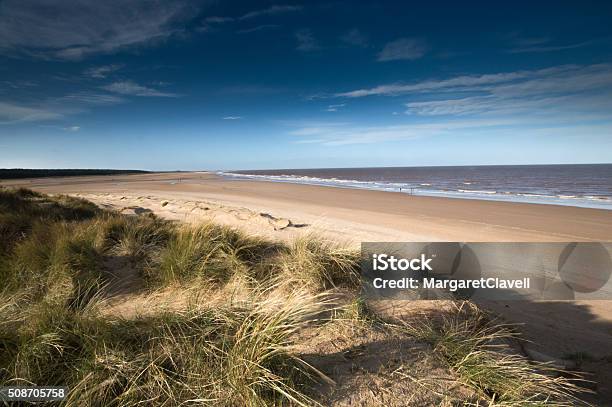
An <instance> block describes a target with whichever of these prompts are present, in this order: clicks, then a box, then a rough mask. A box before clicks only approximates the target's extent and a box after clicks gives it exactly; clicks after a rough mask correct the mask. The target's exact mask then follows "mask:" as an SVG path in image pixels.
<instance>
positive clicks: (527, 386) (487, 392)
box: [402, 302, 583, 406]
mask: <svg viewBox="0 0 612 407" xmlns="http://www.w3.org/2000/svg"><path fill="white" fill-rule="evenodd" d="M439 317H440V318H439V320H437V321H432V320H423V319H420V320H416V321H409V322H404V323H403V325H402V329H404V330H405V331H406V332H407V333H409V334H410V335H411V336H414V337H416V338H418V339H421V340H423V341H425V342H428V343H430V344H431V345H432V347H433V349H434V352H435V354H436V355H437V356H438V357H439V358H440V359H441V360H442V361H443V362H444V363H445V364H447V365H448V366H449V368H450V369H451V370H452V371H454V372H455V373H456V374H457V376H458V379H459V380H460V381H461V382H463V383H464V384H465V385H467V386H469V387H471V388H473V389H475V390H476V391H477V392H479V393H480V395H481V396H482V397H484V398H486V399H488V400H490V403H491V404H492V405H495V406H543V405H555V406H574V405H577V404H581V401H580V399H579V398H578V397H577V395H579V394H580V393H581V392H582V391H583V389H581V387H579V384H580V383H581V380H580V379H579V376H577V375H576V374H571V373H569V372H563V371H560V370H559V369H558V368H555V367H553V366H551V365H550V364H546V363H539V362H534V361H530V360H528V359H527V358H525V357H523V356H521V355H519V354H517V353H516V352H513V351H512V349H511V344H512V341H513V340H516V334H515V333H514V332H513V330H512V329H510V327H509V326H506V325H503V324H496V323H495V322H494V320H493V319H492V318H491V317H490V316H489V315H487V314H486V313H485V312H483V311H482V310H481V309H479V308H477V307H476V306H474V305H473V304H471V303H469V302H462V303H460V304H459V305H457V307H456V308H454V309H452V310H451V311H447V312H443V313H441V315H439Z"/></svg>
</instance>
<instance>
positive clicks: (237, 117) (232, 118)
mask: <svg viewBox="0 0 612 407" xmlns="http://www.w3.org/2000/svg"><path fill="white" fill-rule="evenodd" d="M223 120H242V116H225V117H224V118H223Z"/></svg>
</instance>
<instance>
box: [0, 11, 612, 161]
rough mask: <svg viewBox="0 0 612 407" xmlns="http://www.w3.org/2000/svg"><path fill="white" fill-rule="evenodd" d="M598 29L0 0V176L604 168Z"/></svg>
mask: <svg viewBox="0 0 612 407" xmlns="http://www.w3.org/2000/svg"><path fill="white" fill-rule="evenodd" d="M460 3H461V4H460ZM534 3H536V4H534ZM610 26H612V3H610V2H604V1H602V2H591V1H581V2H545V1H542V2H533V1H530V2H521V1H514V2H503V4H495V6H493V5H492V3H490V2H482V3H479V2H469V3H467V2H450V1H449V2H396V1H389V2H367V1H359V2H357V1H355V2H348V1H324V2H313V1H309V2H290V1H287V2H274V1H273V2H255V1H248V2H242V3H240V2H223V1H200V2H186V1H173V2H167V1H142V0H132V1H130V2H123V1H118V0H106V1H78V2H74V1H68V0H57V1H53V2H50V1H43V0H38V1H32V0H2V1H0V167H32V168H142V169H153V170H175V169H182V170H196V169H263V168H308V167H356V166H420V165H479V164H543V163H609V162H612V32H611V30H610Z"/></svg>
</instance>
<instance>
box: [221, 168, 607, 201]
mask: <svg viewBox="0 0 612 407" xmlns="http://www.w3.org/2000/svg"><path fill="white" fill-rule="evenodd" d="M215 174H216V175H218V176H220V177H224V178H226V179H228V180H243V181H244V180H247V181H259V182H274V183H284V184H295V185H313V186H323V187H329V188H344V189H360V190H367V191H382V192H392V193H393V192H394V193H402V194H406V195H410V196H425V197H432V198H433V197H435V198H448V199H468V200H476V201H493V202H515V203H526V204H535V205H558V206H568V207H573V208H588V209H603V210H612V199H609V198H605V197H588V196H581V197H578V196H574V195H571V196H570V195H545V194H530V193H527V192H507V191H497V190H495V191H487V190H470V189H458V190H443V189H427V188H423V186H431V184H419V185H418V186H414V187H411V186H406V185H404V186H399V185H400V184H399V183H395V182H383V181H380V182H379V181H359V180H348V179H334V178H317V177H308V176H294V175H262V174H247V173H236V172H226V171H216V172H215ZM468 187H469V185H466V188H468Z"/></svg>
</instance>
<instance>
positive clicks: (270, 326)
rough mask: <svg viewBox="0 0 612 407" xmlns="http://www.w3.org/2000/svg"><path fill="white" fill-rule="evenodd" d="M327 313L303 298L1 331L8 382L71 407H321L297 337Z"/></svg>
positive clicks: (57, 318) (0, 377)
mask: <svg viewBox="0 0 612 407" xmlns="http://www.w3.org/2000/svg"><path fill="white" fill-rule="evenodd" d="M322 305H323V303H322V302H321V300H320V299H318V298H317V297H316V296H312V295H308V294H305V293H298V292H296V293H293V294H291V295H289V296H286V297H283V298H281V299H273V298H270V297H269V296H266V298H256V299H255V300H254V301H252V302H246V303H243V304H241V305H240V306H234V307H215V308H206V307H202V308H192V309H187V310H183V311H175V312H171V313H169V312H164V311H160V312H159V313H153V314H151V315H148V316H146V317H137V318H131V319H128V318H123V317H120V316H106V317H102V316H101V315H99V314H97V313H96V312H95V306H91V304H90V307H88V308H87V309H85V310H72V309H70V308H68V307H66V306H62V305H61V304H47V306H46V307H37V308H36V309H35V310H36V312H34V311H33V309H32V308H30V309H28V311H27V315H24V317H22V318H20V319H19V320H18V321H16V322H13V323H11V324H9V323H7V322H2V323H0V349H2V352H0V354H1V355H2V356H0V383H3V384H6V385H26V384H28V385H33V384H39V385H43V384H44V385H47V386H51V385H56V386H67V387H69V388H70V389H71V392H70V396H69V398H68V399H67V400H66V402H65V405H68V406H81V405H100V406H102V405H103V406H124V405H125V406H135V405H140V404H142V403H143V402H145V401H146V402H147V403H153V404H156V405H180V404H185V403H196V404H208V405H210V404H213V405H220V406H235V405H251V406H258V405H261V406H263V405H281V404H293V405H302V406H311V405H316V402H314V401H313V400H312V399H310V398H309V397H308V396H306V395H305V394H304V391H303V388H304V386H306V385H307V383H308V382H309V380H312V377H313V375H316V374H317V373H316V371H315V370H314V369H312V368H310V367H309V366H308V365H307V364H306V363H304V362H303V361H301V360H300V359H299V358H298V357H297V356H296V355H295V354H293V352H292V345H293V343H292V337H293V335H294V334H295V333H296V332H297V331H299V330H300V329H303V328H304V326H306V325H307V324H309V323H311V320H312V317H313V315H315V314H316V313H317V312H318V311H319V309H320V307H321V306H322ZM7 307H8V305H3V306H2V307H0V314H1V313H3V308H7ZM11 311H13V312H14V309H13V310H11ZM24 312H26V311H24Z"/></svg>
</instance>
